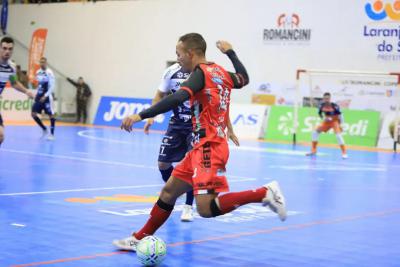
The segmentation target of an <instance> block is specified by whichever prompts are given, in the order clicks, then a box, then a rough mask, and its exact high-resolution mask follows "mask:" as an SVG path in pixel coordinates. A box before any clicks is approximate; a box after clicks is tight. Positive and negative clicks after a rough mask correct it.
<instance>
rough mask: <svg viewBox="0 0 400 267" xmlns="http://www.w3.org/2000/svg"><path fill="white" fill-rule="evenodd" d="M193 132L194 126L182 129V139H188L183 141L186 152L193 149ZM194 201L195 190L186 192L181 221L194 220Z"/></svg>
mask: <svg viewBox="0 0 400 267" xmlns="http://www.w3.org/2000/svg"><path fill="white" fill-rule="evenodd" d="M192 132H193V130H192V128H190V129H186V130H182V134H181V139H182V140H186V142H182V151H185V154H186V153H187V152H189V151H190V150H192V140H193V136H192ZM193 201H194V195H193V190H190V191H188V192H186V200H185V205H184V206H183V210H182V214H181V221H183V222H192V221H193V220H194V212H193Z"/></svg>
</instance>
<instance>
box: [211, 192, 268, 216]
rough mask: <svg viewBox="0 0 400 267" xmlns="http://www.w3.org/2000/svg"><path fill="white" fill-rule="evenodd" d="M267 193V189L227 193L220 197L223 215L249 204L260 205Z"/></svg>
mask: <svg viewBox="0 0 400 267" xmlns="http://www.w3.org/2000/svg"><path fill="white" fill-rule="evenodd" d="M266 193H267V189H266V188H265V187H261V188H258V189H256V190H248V191H242V192H234V193H227V194H225V195H222V196H219V197H218V202H219V209H220V210H221V214H225V213H228V212H231V211H232V210H234V209H237V208H238V207H240V206H242V205H245V204H249V203H260V202H261V201H262V199H263V198H265V195H266Z"/></svg>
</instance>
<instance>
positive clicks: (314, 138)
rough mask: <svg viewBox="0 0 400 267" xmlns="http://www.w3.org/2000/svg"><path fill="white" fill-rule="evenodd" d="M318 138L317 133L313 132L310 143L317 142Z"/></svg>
mask: <svg viewBox="0 0 400 267" xmlns="http://www.w3.org/2000/svg"><path fill="white" fill-rule="evenodd" d="M318 138H319V132H317V131H314V132H313V133H312V141H313V142H317V141H318Z"/></svg>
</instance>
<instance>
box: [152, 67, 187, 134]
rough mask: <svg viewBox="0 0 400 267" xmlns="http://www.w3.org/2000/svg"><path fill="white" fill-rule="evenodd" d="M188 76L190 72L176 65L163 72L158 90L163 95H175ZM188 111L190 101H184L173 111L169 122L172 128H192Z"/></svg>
mask: <svg viewBox="0 0 400 267" xmlns="http://www.w3.org/2000/svg"><path fill="white" fill-rule="evenodd" d="M189 75H190V72H188V71H185V70H183V69H182V67H181V66H180V65H179V64H178V63H176V64H173V65H172V66H170V67H169V68H167V69H166V70H165V72H164V75H163V78H162V81H161V83H160V86H159V87H158V90H159V91H160V92H162V93H165V94H170V93H175V92H176V91H177V90H179V88H180V86H181V83H182V82H183V81H185V80H186V79H187V78H188V77H189ZM191 114H192V113H191V110H190V101H186V102H185V103H183V104H182V105H179V106H178V107H177V108H175V109H173V114H172V116H171V119H170V121H169V123H170V125H171V126H173V127H174V128H190V129H191V128H192V115H191Z"/></svg>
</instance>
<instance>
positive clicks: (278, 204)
mask: <svg viewBox="0 0 400 267" xmlns="http://www.w3.org/2000/svg"><path fill="white" fill-rule="evenodd" d="M264 187H265V188H266V189H267V194H266V196H265V198H264V199H263V200H262V203H263V206H269V208H270V209H271V210H272V211H273V212H275V213H277V214H278V216H279V219H281V221H284V220H286V217H287V213H286V203H285V197H284V196H283V194H282V191H281V189H280V188H279V184H278V182H277V181H272V182H270V183H268V184H266V185H264Z"/></svg>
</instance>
